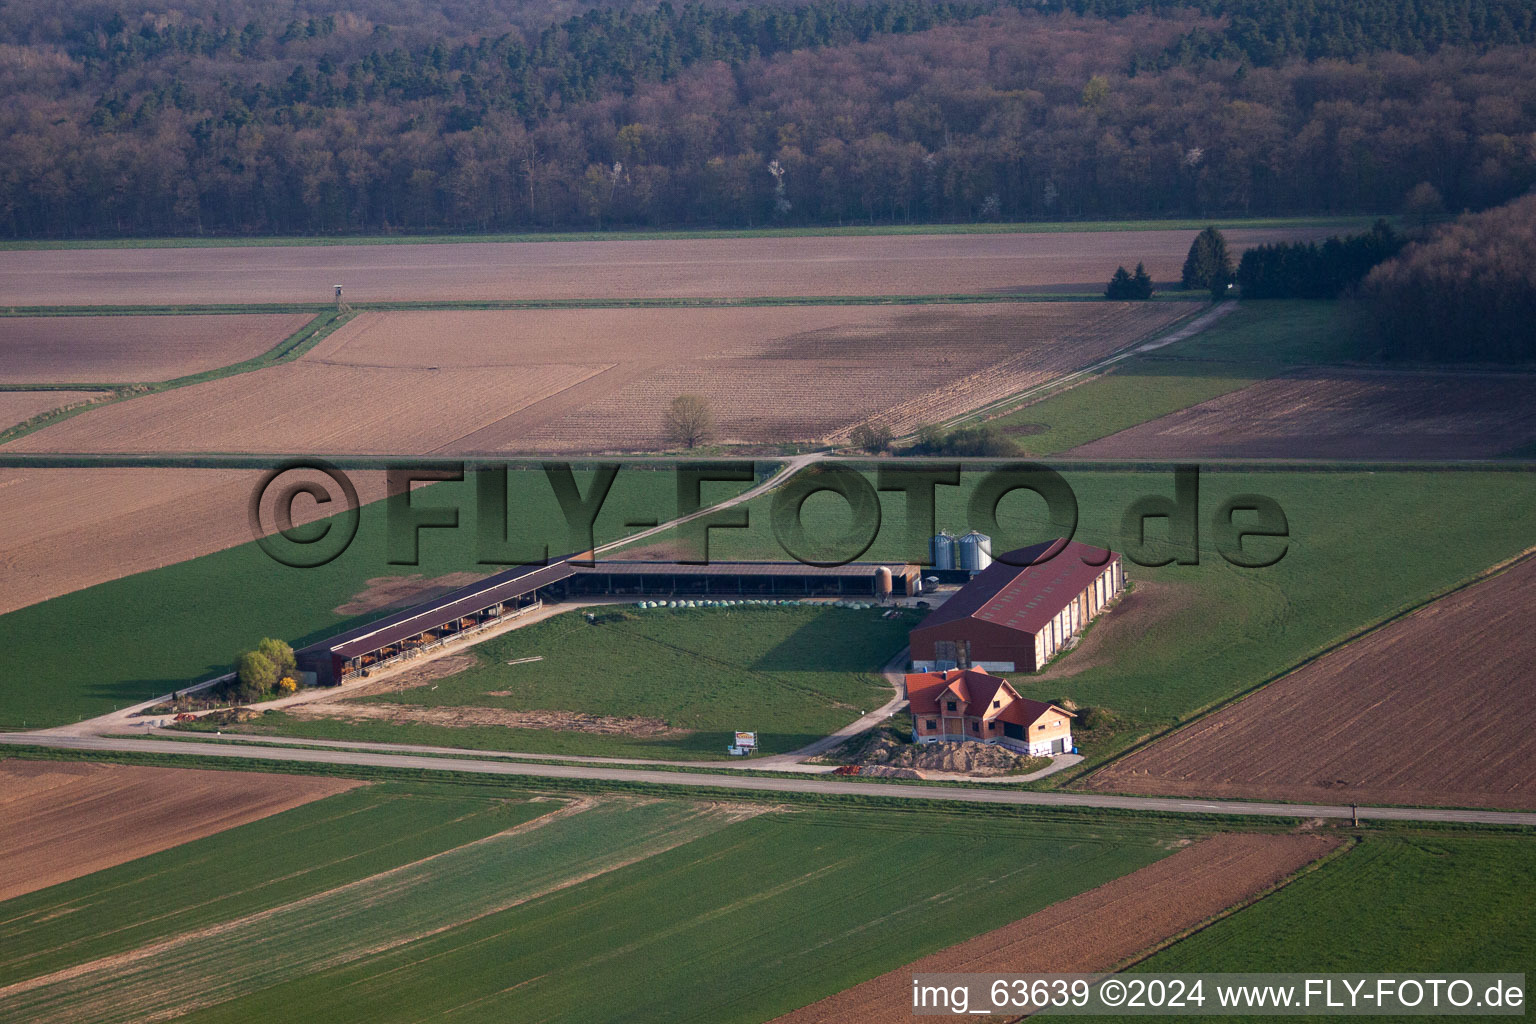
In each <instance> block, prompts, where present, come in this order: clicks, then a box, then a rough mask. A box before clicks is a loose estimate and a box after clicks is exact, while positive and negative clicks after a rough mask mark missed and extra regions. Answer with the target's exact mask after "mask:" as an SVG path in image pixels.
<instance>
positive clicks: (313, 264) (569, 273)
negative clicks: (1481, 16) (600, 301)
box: [0, 226, 1338, 306]
mask: <svg viewBox="0 0 1536 1024" xmlns="http://www.w3.org/2000/svg"><path fill="white" fill-rule="evenodd" d="M1337 230H1338V229H1337V228H1309V227H1305V226H1301V227H1289V228H1242V229H1233V230H1231V231H1227V232H1226V233H1225V234H1226V237H1227V244H1228V246H1230V247H1231V248H1232V250H1233V255H1234V256H1235V255H1237V254H1239V253H1240V252H1241V251H1242V250H1244V249H1246V248H1248V247H1249V246H1253V245H1259V244H1262V243H1264V242H1274V241H1281V240H1284V239H1293V238H1322V237H1325V236H1327V235H1330V234H1334V233H1336V232H1337ZM1195 234H1196V232H1195V231H1193V230H1189V231H1170V230H1158V231H1084V232H1060V233H1021V234H998V235H884V236H857V237H815V236H802V237H791V238H748V239H671V240H664V241H639V240H637V241H600V242H596V241H577V242H510V243H509V242H462V243H459V242H455V243H440V244H398V245H327V246H296V247H292V248H287V247H280V246H272V247H265V246H252V247H237V246H232V247H229V248H195V249H177V248H168V249H89V250H34V251H15V252H0V305H5V306H43V305H79V304H89V305H124V304H156V303H233V302H317V301H326V300H329V299H330V298H331V285H333V284H342V285H345V286H346V290H347V291H346V294H347V297H348V298H349V299H351V300H352V301H354V302H373V301H380V300H386V299H435V300H472V299H579V298H594V297H600V298H613V299H626V298H668V297H679V296H693V297H698V296H720V297H749V296H791V295H933V294H954V293H966V294H980V293H1000V292H1020V291H1084V290H1088V291H1099V290H1101V289H1102V288H1103V287H1104V282H1105V281H1107V280H1108V279H1109V275H1110V273H1111V272H1112V271H1113V270H1114V268H1115V266H1116V265H1117V264H1121V263H1124V264H1126V265H1127V266H1134V265H1135V264H1136V262H1137V261H1138V260H1140V261H1145V262H1146V265H1147V270H1148V272H1150V273H1151V274H1152V276H1153V277H1154V278H1156V279H1157V280H1160V281H1170V280H1177V279H1178V277H1179V270H1180V268H1181V267H1182V265H1183V261H1184V256H1185V253H1186V252H1187V251H1188V249H1189V243H1190V242H1191V241H1192V240H1193V239H1194V237H1195Z"/></svg>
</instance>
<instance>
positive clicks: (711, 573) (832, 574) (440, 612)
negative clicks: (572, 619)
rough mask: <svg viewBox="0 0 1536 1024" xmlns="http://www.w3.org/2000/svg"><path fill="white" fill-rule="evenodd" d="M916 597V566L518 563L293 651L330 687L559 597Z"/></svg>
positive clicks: (320, 682)
mask: <svg viewBox="0 0 1536 1024" xmlns="http://www.w3.org/2000/svg"><path fill="white" fill-rule="evenodd" d="M921 590H922V576H921V573H920V570H919V567H918V566H915V565H900V564H887V563H875V562H851V563H849V564H848V565H841V566H833V567H822V566H814V565H801V564H799V563H798V562H712V563H710V564H709V565H675V564H672V563H667V562H598V563H595V564H589V565H584V564H582V563H581V562H573V561H571V560H570V559H560V560H559V561H554V562H551V563H550V564H548V565H542V566H540V565H522V566H518V567H517V568H515V569H508V570H507V571H505V572H501V573H497V574H496V575H494V576H489V577H487V578H485V579H483V580H480V581H479V582H478V583H471V584H469V585H468V586H466V587H460V588H459V589H458V590H455V591H452V592H451V593H448V594H444V595H443V596H442V597H439V598H436V599H435V600H432V601H428V602H426V603H424V604H419V605H416V606H415V607H413V608H407V609H406V610H404V611H401V612H396V613H394V614H393V615H386V616H384V617H383V618H381V619H376V620H375V621H373V622H369V623H367V624H365V625H362V626H358V627H356V628H355V629H349V630H347V631H346V632H345V633H341V634H338V635H337V636H333V637H331V638H330V639H329V640H323V641H321V642H320V643H317V644H311V645H310V646H308V647H305V648H304V649H303V650H300V651H298V652H296V653H295V659H296V660H297V662H298V666H299V668H300V669H301V670H302V671H305V672H313V673H314V674H315V683H316V684H317V685H320V686H333V685H335V684H337V683H340V682H344V681H346V680H348V679H351V678H354V677H355V676H358V675H361V674H362V673H363V672H367V671H372V670H374V669H379V668H384V667H386V666H389V665H393V664H396V663H398V662H400V661H403V660H405V659H408V658H414V657H416V656H418V655H420V654H422V653H425V652H427V651H431V650H434V649H436V648H439V647H441V646H442V645H443V644H445V643H448V642H450V641H454V640H462V639H466V638H467V637H469V636H471V635H472V634H475V633H479V632H482V631H484V630H487V629H490V628H491V627H493V626H497V625H501V624H503V623H505V622H506V621H507V620H508V619H511V618H514V617H516V616H518V615H521V614H524V613H526V612H528V611H530V610H531V609H533V608H537V607H540V606H542V605H543V603H544V602H545V601H557V600H560V599H561V598H567V597H597V596H601V597H607V596H625V595H633V596H637V597H638V596H655V597H698V596H715V597H729V596H751V597H870V598H880V597H886V596H889V595H894V596H898V597H905V596H913V595H916V594H918V593H920V592H921Z"/></svg>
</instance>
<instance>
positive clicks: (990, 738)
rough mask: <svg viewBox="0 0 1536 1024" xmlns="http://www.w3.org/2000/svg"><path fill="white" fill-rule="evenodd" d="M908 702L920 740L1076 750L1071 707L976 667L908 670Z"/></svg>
mask: <svg viewBox="0 0 1536 1024" xmlns="http://www.w3.org/2000/svg"><path fill="white" fill-rule="evenodd" d="M907 704H908V707H909V709H910V710H911V712H912V735H913V739H914V740H916V741H917V742H918V743H935V742H938V741H939V740H944V741H946V742H950V743H956V742H963V741H967V740H969V741H972V742H976V743H995V744H998V745H999V746H1004V747H1009V748H1011V749H1013V750H1017V751H1018V752H1020V753H1023V754H1032V755H1035V756H1037V757H1043V756H1047V755H1050V754H1066V753H1070V752H1071V751H1072V719H1073V718H1074V717H1076V716H1074V715H1073V714H1072V712H1070V711H1068V710H1066V709H1065V708H1060V707H1057V706H1056V705H1055V704H1047V703H1045V702H1044V701H1038V700H1029V699H1028V698H1025V697H1020V696H1019V692H1018V691H1017V690H1015V689H1014V688H1013V686H1012V685H1011V684H1010V683H1009V682H1008V680H1006V679H999V678H998V677H997V676H991V675H988V674H987V673H985V672H978V671H976V670H975V669H962V668H953V669H949V670H947V671H943V672H914V673H912V674H910V675H908V676H907Z"/></svg>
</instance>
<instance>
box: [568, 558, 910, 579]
mask: <svg viewBox="0 0 1536 1024" xmlns="http://www.w3.org/2000/svg"><path fill="white" fill-rule="evenodd" d="M881 568H885V569H889V570H891V575H892V576H894V577H897V578H901V577H903V576H905V575H915V574H916V573H917V571H918V567H917V566H916V565H904V564H902V563H900V562H848V563H847V564H845V565H832V566H820V565H804V564H802V563H800V562H710V563H709V564H708V565H684V564H681V563H678V562H625V561H611V562H597V563H594V564H593V565H592V566H591V567H588V566H576V567H575V569H576V572H577V573H599V574H601V573H612V574H614V575H616V576H650V575H657V576H830V577H833V578H836V577H838V576H873V575H874V574H875V572H876V570H878V569H881Z"/></svg>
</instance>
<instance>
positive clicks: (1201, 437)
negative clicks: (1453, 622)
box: [1065, 368, 1536, 459]
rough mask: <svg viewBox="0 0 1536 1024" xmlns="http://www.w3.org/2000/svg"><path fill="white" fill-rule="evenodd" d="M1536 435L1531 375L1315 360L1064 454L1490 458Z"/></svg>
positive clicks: (1093, 456)
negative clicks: (1324, 364) (1314, 364)
mask: <svg viewBox="0 0 1536 1024" xmlns="http://www.w3.org/2000/svg"><path fill="white" fill-rule="evenodd" d="M1532 440H1536V374H1529V373H1448V372H1445V371H1439V370H1437V371H1422V372H1414V371H1393V370H1346V369H1331V368H1330V369H1316V370H1306V371H1301V372H1297V373H1292V374H1290V375H1288V376H1285V377H1279V378H1274V379H1270V380H1265V381H1261V382H1259V383H1255V384H1251V385H1249V386H1247V387H1244V388H1242V389H1240V390H1236V391H1230V392H1229V393H1227V394H1224V395H1222V396H1220V397H1217V398H1212V399H1210V400H1208V401H1204V402H1201V403H1199V404H1197V405H1192V406H1190V407H1189V408H1186V409H1183V410H1180V411H1178V412H1174V413H1172V414H1170V415H1167V416H1163V417H1161V418H1159V419H1154V420H1151V421H1149V422H1146V423H1143V424H1141V425H1139V426H1135V427H1132V428H1130V429H1128V430H1123V431H1121V432H1119V433H1117V434H1111V435H1110V436H1108V437H1104V438H1101V439H1099V440H1096V441H1092V442H1090V443H1088V444H1084V445H1081V446H1079V447H1076V448H1073V449H1071V450H1069V451H1067V452H1066V453H1065V455H1066V456H1067V457H1069V458H1091V459H1120V458H1139V459H1220V458H1293V459H1342V458H1354V459H1403V458H1412V459H1465V458H1472V459H1476V458H1491V457H1493V456H1496V455H1500V454H1502V453H1503V452H1505V451H1508V450H1510V449H1514V448H1518V447H1521V446H1522V445H1525V444H1528V443H1529V442H1531V441H1532Z"/></svg>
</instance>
